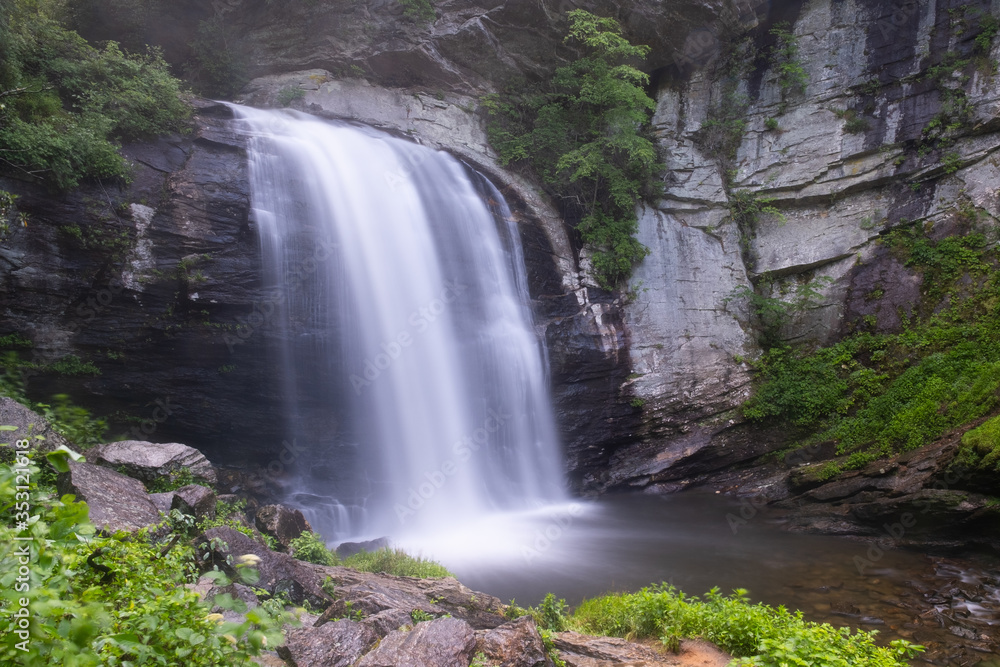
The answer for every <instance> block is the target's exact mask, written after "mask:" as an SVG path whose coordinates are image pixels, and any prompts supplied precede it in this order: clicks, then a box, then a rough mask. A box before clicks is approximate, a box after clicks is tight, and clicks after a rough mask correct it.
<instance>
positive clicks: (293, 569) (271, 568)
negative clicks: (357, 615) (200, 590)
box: [195, 526, 333, 609]
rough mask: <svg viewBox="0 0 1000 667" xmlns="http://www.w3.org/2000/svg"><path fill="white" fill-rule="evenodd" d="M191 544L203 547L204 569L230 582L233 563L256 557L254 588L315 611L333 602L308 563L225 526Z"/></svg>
mask: <svg viewBox="0 0 1000 667" xmlns="http://www.w3.org/2000/svg"><path fill="white" fill-rule="evenodd" d="M195 544H196V545H199V546H200V545H202V544H204V545H206V546H205V547H204V548H199V553H200V554H204V553H208V558H207V559H205V560H206V562H205V563H204V564H205V565H207V566H211V565H217V566H218V567H219V569H220V570H222V571H223V572H225V573H226V574H227V575H229V576H230V577H232V578H236V577H237V576H238V575H237V572H236V563H237V559H238V558H239V557H240V556H244V555H248V554H252V555H254V556H257V557H258V558H259V559H260V560H259V562H258V563H257V564H256V565H255V566H254V567H255V569H256V570H257V571H258V572H259V573H260V581H258V582H257V583H256V584H254V585H255V586H257V587H258V588H263V589H264V590H266V591H267V592H268V593H270V594H271V595H279V594H281V593H287V594H288V597H289V599H290V600H291V601H292V602H293V603H294V604H299V605H300V604H303V603H304V602H308V603H309V604H311V605H312V606H314V607H317V608H319V609H325V608H327V607H328V606H329V605H330V603H331V602H333V600H332V599H331V598H330V596H329V595H327V593H326V592H324V591H323V586H322V584H323V580H322V578H321V577H320V575H319V574H318V573H317V572H316V571H315V570H314V569H313V568H312V567H310V566H309V563H305V562H303V561H300V560H296V559H294V558H292V557H291V556H289V555H288V554H283V553H278V552H277V551H272V550H271V549H268V548H267V547H266V546H265V545H263V544H261V543H260V542H257V541H255V540H253V539H251V538H249V537H247V536H246V535H244V534H243V533H241V532H239V531H237V530H234V529H232V528H229V527H228V526H220V527H218V528H211V529H209V530H206V531H205V532H204V533H202V534H201V535H199V536H198V537H196V538H195Z"/></svg>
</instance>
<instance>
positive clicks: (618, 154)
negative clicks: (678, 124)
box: [483, 9, 657, 289]
mask: <svg viewBox="0 0 1000 667" xmlns="http://www.w3.org/2000/svg"><path fill="white" fill-rule="evenodd" d="M569 20H570V28H569V34H568V36H567V37H566V41H567V42H571V43H574V44H578V45H579V46H580V47H582V49H583V52H584V55H582V56H581V57H580V58H579V59H578V60H576V61H575V62H573V63H571V64H570V65H567V66H565V67H561V68H559V69H558V70H556V72H555V75H554V77H553V79H552V81H550V82H549V83H548V84H547V85H545V86H544V87H542V88H541V89H531V88H530V87H527V86H525V85H522V84H518V85H515V86H511V87H510V88H509V90H508V91H507V93H506V94H505V96H504V97H503V98H501V97H500V96H496V95H494V96H487V97H485V98H484V99H483V107H484V108H485V109H486V111H487V113H488V114H489V119H490V120H489V123H488V125H487V133H488V135H489V139H490V143H491V145H492V146H493V147H494V148H495V149H496V151H497V153H498V154H499V157H500V161H501V163H502V164H505V165H506V164H511V163H521V164H523V165H525V166H527V167H530V168H531V169H532V170H534V172H535V173H536V174H537V175H538V176H539V177H540V178H541V180H542V182H543V183H544V184H545V185H546V187H548V188H550V190H551V191H552V192H553V193H554V194H555V195H556V196H557V197H558V198H559V199H560V201H561V203H562V205H563V206H564V208H566V209H567V212H568V214H569V217H576V218H578V219H579V223H578V225H577V229H578V230H579V231H580V235H581V238H582V239H583V242H584V243H585V244H587V245H588V246H589V247H590V248H591V250H592V255H591V257H592V261H593V266H594V272H595V277H596V278H597V280H598V282H599V283H600V284H601V285H602V286H603V287H605V288H606V289H611V288H613V287H614V286H616V285H618V284H620V283H621V282H623V281H625V280H626V279H627V278H628V276H629V275H630V274H631V271H632V267H633V266H634V265H635V264H636V263H638V262H639V261H641V260H642V258H643V257H645V256H646V254H648V252H649V251H648V249H647V248H646V247H645V246H643V245H642V244H641V243H639V242H638V241H636V240H635V238H634V234H635V232H636V229H637V224H638V223H637V220H636V217H635V207H636V204H637V203H638V201H639V199H640V197H641V195H642V194H643V193H644V192H647V191H652V190H654V189H655V185H654V182H655V179H654V173H655V169H656V165H657V155H656V150H655V147H654V144H653V142H652V140H651V138H650V136H649V134H648V128H649V117H650V114H651V112H652V111H653V109H655V106H656V105H655V102H654V101H653V100H652V99H651V98H650V97H649V96H648V95H647V94H646V92H645V90H644V89H643V86H645V85H646V84H648V82H649V78H648V76H647V75H646V74H644V73H643V72H641V71H639V70H638V69H636V68H635V67H634V66H633V65H631V64H630V63H631V62H634V61H637V60H642V59H644V58H645V57H646V55H647V53H648V51H649V47H646V46H635V45H633V44H630V43H629V42H628V41H627V40H626V39H625V38H624V37H622V36H621V27H620V26H619V25H618V23H617V22H616V21H614V20H613V19H608V18H601V17H598V16H595V15H593V14H591V13H589V12H586V11H583V10H579V9H578V10H574V11H572V12H570V13H569Z"/></svg>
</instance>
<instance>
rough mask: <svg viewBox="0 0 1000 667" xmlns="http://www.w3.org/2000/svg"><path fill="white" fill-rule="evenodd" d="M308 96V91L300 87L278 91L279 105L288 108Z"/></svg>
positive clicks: (289, 87)
mask: <svg viewBox="0 0 1000 667" xmlns="http://www.w3.org/2000/svg"><path fill="white" fill-rule="evenodd" d="M305 96H306V91H304V90H302V89H301V88H299V87H298V86H288V87H286V88H282V89H281V90H279V91H278V104H280V105H281V106H283V107H287V106H288V105H290V104H291V103H292V102H294V101H295V100H301V99H302V98H303V97H305Z"/></svg>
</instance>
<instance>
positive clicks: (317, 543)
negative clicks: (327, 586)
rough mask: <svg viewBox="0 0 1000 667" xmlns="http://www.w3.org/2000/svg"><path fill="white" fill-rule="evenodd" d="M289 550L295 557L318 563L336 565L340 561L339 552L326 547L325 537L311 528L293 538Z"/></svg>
mask: <svg viewBox="0 0 1000 667" xmlns="http://www.w3.org/2000/svg"><path fill="white" fill-rule="evenodd" d="M288 550H289V552H290V553H291V554H292V556H294V557H295V558H298V559H299V560H304V561H306V562H309V563H316V564H317V565H336V564H337V561H338V559H337V554H335V553H334V552H332V551H330V550H329V549H327V548H326V541H325V540H323V537H322V536H321V535H319V534H317V533H314V532H312V531H310V530H307V531H306V532H304V533H302V534H301V535H299V536H298V537H296V538H295V539H294V540H292V541H291V542H290V543H289V545H288Z"/></svg>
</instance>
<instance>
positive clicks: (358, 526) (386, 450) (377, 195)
mask: <svg viewBox="0 0 1000 667" xmlns="http://www.w3.org/2000/svg"><path fill="white" fill-rule="evenodd" d="M234 109H235V111H236V114H237V119H238V120H237V123H238V126H239V127H241V129H242V131H245V132H246V133H247V134H248V135H249V142H248V151H249V165H250V179H251V192H252V200H253V201H252V206H253V209H254V213H255V218H256V220H257V222H258V224H259V232H260V238H261V244H262V254H263V261H264V264H265V265H264V276H265V281H266V283H267V287H268V288H269V289H273V290H275V291H276V294H277V297H276V298H275V302H277V303H279V304H280V306H279V311H280V312H279V313H278V314H277V315H276V316H275V317H274V318H273V322H274V323H275V326H276V327H278V328H280V329H281V330H282V335H281V339H282V340H283V341H284V344H283V345H282V346H281V350H280V351H279V359H278V362H279V364H280V368H281V381H280V385H279V387H278V389H280V394H281V397H282V401H283V405H284V420H285V422H286V424H287V430H288V431H289V435H290V437H292V438H296V439H299V440H303V439H309V438H312V439H313V440H315V438H316V436H315V432H316V428H315V424H309V423H308V422H309V420H310V419H314V417H310V416H309V415H310V414H315V412H316V410H317V409H318V410H319V411H320V412H322V409H323V404H324V401H326V402H329V403H330V405H329V412H330V413H333V412H338V410H337V409H335V408H339V413H341V414H347V415H350V419H349V420H348V421H347V422H346V423H343V422H342V423H337V424H335V425H334V426H331V427H330V428H329V430H331V431H332V430H334V429H335V430H336V431H337V432H336V433H329V438H327V440H328V442H326V444H324V445H323V446H322V447H317V446H316V444H315V443H310V450H309V451H310V454H309V460H308V461H300V462H298V465H297V466H296V471H297V474H296V476H295V479H294V481H293V483H292V484H291V488H290V496H289V501H290V502H293V503H297V504H299V505H300V506H302V507H303V509H304V510H305V511H306V513H307V517H308V518H309V520H310V521H311V522H312V523H313V525H314V526H315V527H316V528H318V529H320V530H321V531H323V532H324V534H325V535H326V536H327V538H329V539H331V540H339V539H345V538H351V537H358V536H376V535H390V536H393V537H397V536H401V537H405V536H406V535H408V534H409V535H414V534H421V533H425V532H427V531H433V530H435V529H438V528H440V527H441V526H442V525H445V524H447V525H459V524H463V523H468V522H475V521H480V520H481V519H482V518H483V517H485V516H488V515H491V514H494V513H497V512H509V511H522V510H529V509H532V508H537V507H538V506H543V505H549V504H551V503H553V502H558V501H560V500H562V499H564V491H563V478H562V466H561V454H560V451H559V446H558V440H557V437H556V433H555V428H554V421H553V417H552V409H551V404H550V399H549V392H548V387H547V381H546V372H545V365H544V361H543V359H544V357H543V354H544V348H543V347H542V345H541V344H540V342H539V338H538V336H537V335H536V333H535V331H534V329H533V326H532V322H531V313H530V311H529V309H528V306H527V304H528V294H527V280H526V276H525V273H524V266H523V259H522V256H521V249H520V242H519V238H518V234H517V229H516V227H515V226H514V222H513V220H512V216H511V214H510V211H509V209H508V208H507V205H506V203H505V202H504V200H503V197H502V196H501V195H500V193H499V192H498V191H497V190H496V189H495V188H494V187H493V186H492V185H490V184H489V182H488V181H486V179H485V178H482V177H481V176H479V175H478V174H476V173H475V172H473V171H471V170H470V169H468V168H466V167H464V166H463V165H462V164H461V163H460V162H458V161H457V160H456V159H454V158H453V157H451V156H450V155H448V154H446V153H443V152H438V151H433V150H430V149H427V148H424V147H421V146H419V145H416V144H414V143H411V142H407V141H403V140H401V139H396V138H393V137H390V136H388V135H386V134H383V133H379V132H376V131H374V130H370V129H364V128H357V127H352V126H348V125H343V124H340V125H338V124H333V123H329V122H325V121H321V120H319V119H316V118H314V117H311V116H307V115H304V114H298V113H293V112H277V111H261V110H255V109H249V108H245V107H234ZM491 209H492V211H491ZM494 213H497V214H498V215H494ZM498 220H499V222H500V224H499V225H498ZM305 406H309V407H310V408H311V412H310V411H306V410H305V409H304V407H305ZM345 407H346V408H347V409H346V410H345V409H344V408H345Z"/></svg>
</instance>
